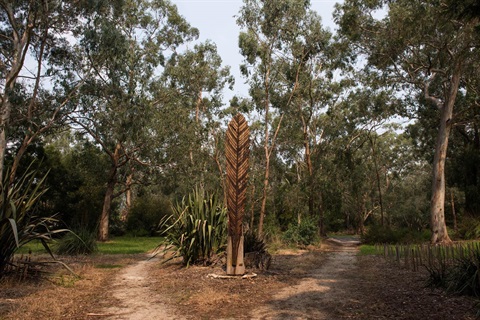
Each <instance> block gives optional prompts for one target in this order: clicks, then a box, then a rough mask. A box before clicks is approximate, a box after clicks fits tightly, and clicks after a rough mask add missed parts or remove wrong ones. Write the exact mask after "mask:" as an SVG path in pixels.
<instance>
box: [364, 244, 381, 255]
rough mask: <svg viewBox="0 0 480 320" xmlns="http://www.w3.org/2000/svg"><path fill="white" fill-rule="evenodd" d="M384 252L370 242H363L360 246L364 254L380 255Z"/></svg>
mask: <svg viewBox="0 0 480 320" xmlns="http://www.w3.org/2000/svg"><path fill="white" fill-rule="evenodd" d="M378 254H383V252H382V251H381V250H379V248H378V247H376V246H373V245H370V244H362V245H361V246H360V255H362V256H370V255H378Z"/></svg>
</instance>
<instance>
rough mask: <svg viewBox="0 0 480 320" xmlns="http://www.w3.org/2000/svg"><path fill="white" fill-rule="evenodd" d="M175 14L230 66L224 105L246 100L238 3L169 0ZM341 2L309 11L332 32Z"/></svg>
mask: <svg viewBox="0 0 480 320" xmlns="http://www.w3.org/2000/svg"><path fill="white" fill-rule="evenodd" d="M171 2H172V3H174V4H175V5H176V6H177V8H178V11H179V13H180V14H181V15H182V16H183V17H185V19H186V20H187V21H188V22H189V23H190V25H192V26H193V27H196V28H198V29H199V31H200V38H199V41H201V42H204V41H205V40H207V39H208V40H211V41H212V42H214V43H215V44H216V45H217V49H218V53H219V55H220V56H221V57H222V60H223V64H224V65H229V66H230V68H231V69H230V72H231V73H232V75H233V76H234V77H235V86H234V90H233V92H231V91H230V90H228V91H227V92H225V94H224V102H225V104H227V103H228V101H229V100H230V98H231V97H232V96H233V95H238V96H241V97H247V96H248V87H247V85H245V84H244V82H245V79H244V78H243V77H242V76H241V74H240V70H239V67H240V64H241V63H242V59H243V58H242V55H241V54H240V52H239V48H238V34H239V32H240V28H239V27H238V26H237V24H236V22H235V21H236V18H235V16H236V15H238V11H239V9H240V7H241V6H242V5H243V1H242V0H171ZM337 2H343V0H338V1H335V0H312V1H310V3H311V8H312V9H313V10H315V11H317V12H318V14H319V15H320V16H321V17H322V24H323V25H324V26H325V27H327V28H330V30H334V29H335V24H334V23H333V21H332V13H333V8H334V5H335V3H337Z"/></svg>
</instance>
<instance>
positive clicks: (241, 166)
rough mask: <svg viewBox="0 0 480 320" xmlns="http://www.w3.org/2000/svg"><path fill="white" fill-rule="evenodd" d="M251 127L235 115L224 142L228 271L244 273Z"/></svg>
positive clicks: (231, 273) (234, 273)
mask: <svg viewBox="0 0 480 320" xmlns="http://www.w3.org/2000/svg"><path fill="white" fill-rule="evenodd" d="M249 148H250V130H249V129H248V124H247V121H246V120H245V118H244V117H243V116H242V115H241V114H237V115H236V116H235V117H234V118H233V119H232V120H231V121H230V123H229V124H228V129H227V137H226V142H225V153H226V158H227V209H228V247H227V274H228V275H243V274H244V273H245V265H244V262H243V227H242V222H243V216H244V214H245V198H246V193H247V179H248V157H249V152H250V150H249Z"/></svg>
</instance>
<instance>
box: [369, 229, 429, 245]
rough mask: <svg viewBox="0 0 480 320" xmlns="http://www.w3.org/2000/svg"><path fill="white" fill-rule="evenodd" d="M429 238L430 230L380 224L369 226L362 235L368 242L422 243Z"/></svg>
mask: <svg viewBox="0 0 480 320" xmlns="http://www.w3.org/2000/svg"><path fill="white" fill-rule="evenodd" d="M429 239H430V231H429V230H422V231H417V230H412V229H409V228H390V227H385V226H384V227H382V226H380V225H372V226H370V227H368V228H367V231H366V232H365V234H364V235H363V236H362V242H363V243H366V244H379V243H390V244H394V243H405V244H408V243H422V242H426V241H428V240H429Z"/></svg>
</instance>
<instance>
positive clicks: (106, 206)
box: [98, 143, 121, 241]
mask: <svg viewBox="0 0 480 320" xmlns="http://www.w3.org/2000/svg"><path fill="white" fill-rule="evenodd" d="M120 148H121V146H120V143H117V145H116V146H115V152H114V153H113V155H112V159H111V160H112V167H111V169H110V174H109V175H108V182H107V190H106V191H105V198H104V200H103V208H102V214H101V216H100V223H99V226H98V240H99V241H107V240H108V227H109V218H110V208H111V206H112V199H113V193H114V191H115V186H116V184H117V170H118V161H119V159H120Z"/></svg>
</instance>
